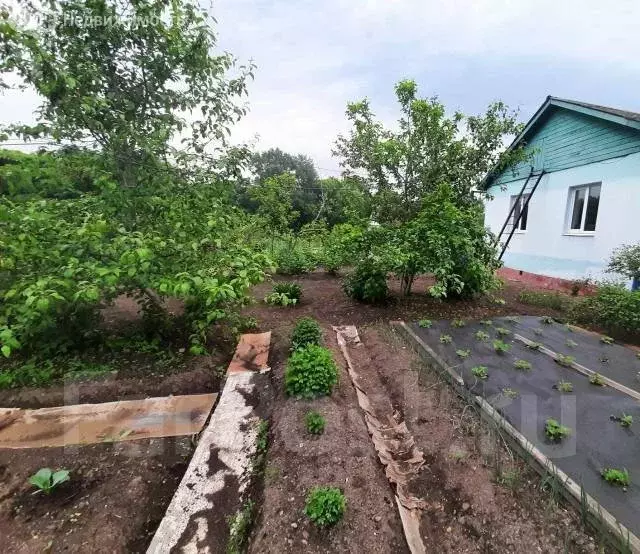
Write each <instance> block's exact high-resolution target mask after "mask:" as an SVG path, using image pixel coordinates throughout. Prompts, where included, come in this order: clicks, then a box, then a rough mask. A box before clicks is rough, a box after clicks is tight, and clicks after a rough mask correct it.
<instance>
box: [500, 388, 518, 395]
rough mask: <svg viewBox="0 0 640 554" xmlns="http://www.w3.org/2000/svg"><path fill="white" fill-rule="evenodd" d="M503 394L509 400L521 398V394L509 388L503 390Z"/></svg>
mask: <svg viewBox="0 0 640 554" xmlns="http://www.w3.org/2000/svg"><path fill="white" fill-rule="evenodd" d="M502 394H504V395H505V396H506V397H507V398H518V396H520V393H519V392H518V391H517V390H516V389H512V388H509V387H506V388H504V389H502Z"/></svg>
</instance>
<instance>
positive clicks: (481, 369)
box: [471, 365, 489, 380]
mask: <svg viewBox="0 0 640 554" xmlns="http://www.w3.org/2000/svg"><path fill="white" fill-rule="evenodd" d="M471 373H473V375H474V376H475V377H477V378H478V379H482V380H484V379H487V378H488V377H489V372H488V370H487V368H486V367H485V366H483V365H477V366H475V367H472V368H471Z"/></svg>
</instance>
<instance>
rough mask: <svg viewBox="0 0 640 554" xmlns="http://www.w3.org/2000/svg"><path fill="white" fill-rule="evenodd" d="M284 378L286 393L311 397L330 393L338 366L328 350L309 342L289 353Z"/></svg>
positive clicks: (335, 380) (336, 376)
mask: <svg viewBox="0 0 640 554" xmlns="http://www.w3.org/2000/svg"><path fill="white" fill-rule="evenodd" d="M284 378H285V388H286V391H287V394H288V395H290V396H300V397H303V398H313V397H316V396H322V395H329V394H331V391H332V390H333V387H334V386H335V385H336V383H337V382H338V368H337V366H336V363H335V361H334V360H333V355H332V354H331V351H330V350H328V349H327V348H323V347H322V346H317V345H315V344H309V345H307V346H306V347H304V348H300V349H298V350H296V351H294V352H293V354H291V356H290V357H289V361H288V362H287V367H286V369H285V376H284Z"/></svg>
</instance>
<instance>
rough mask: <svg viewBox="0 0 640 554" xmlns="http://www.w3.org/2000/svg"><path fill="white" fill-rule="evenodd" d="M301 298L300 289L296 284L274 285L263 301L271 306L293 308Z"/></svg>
mask: <svg viewBox="0 0 640 554" xmlns="http://www.w3.org/2000/svg"><path fill="white" fill-rule="evenodd" d="M301 297H302V288H301V287H300V285H299V284H298V283H276V284H275V285H274V287H273V292H272V293H271V294H268V295H267V296H265V298H264V301H265V302H266V303H267V304H271V305H273V306H295V305H296V304H297V303H298V302H299V301H300V298H301Z"/></svg>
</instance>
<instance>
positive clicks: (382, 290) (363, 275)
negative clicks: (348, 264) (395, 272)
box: [343, 258, 389, 304]
mask: <svg viewBox="0 0 640 554" xmlns="http://www.w3.org/2000/svg"><path fill="white" fill-rule="evenodd" d="M343 290H344V292H345V293H346V294H347V296H349V297H351V298H353V299H354V300H358V301H359V302H367V303H370V304H375V303H378V302H383V301H384V300H386V299H387V297H388V296H389V288H388V286H387V272H386V270H385V269H383V268H381V267H380V265H378V264H377V263H376V260H375V259H373V258H366V259H365V260H363V261H361V262H360V263H359V264H358V265H357V266H356V268H355V271H354V272H353V273H351V274H350V275H348V276H347V278H346V279H345V281H344V284H343Z"/></svg>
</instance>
